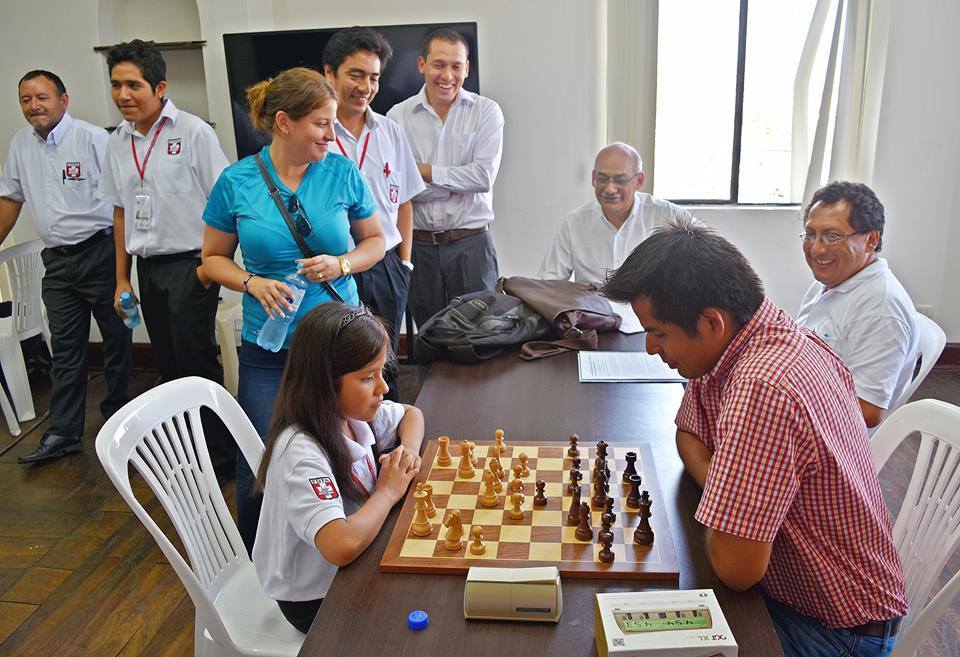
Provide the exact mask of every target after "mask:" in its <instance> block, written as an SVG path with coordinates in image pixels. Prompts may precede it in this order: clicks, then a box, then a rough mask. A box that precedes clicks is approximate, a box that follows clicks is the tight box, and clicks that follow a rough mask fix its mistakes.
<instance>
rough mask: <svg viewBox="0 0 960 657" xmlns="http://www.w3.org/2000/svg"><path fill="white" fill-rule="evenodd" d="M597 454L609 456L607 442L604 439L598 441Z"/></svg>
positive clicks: (604, 456)
mask: <svg viewBox="0 0 960 657" xmlns="http://www.w3.org/2000/svg"><path fill="white" fill-rule="evenodd" d="M597 456H599V457H603V458H607V443H605V442H603V441H602V440H601V441H600V442H598V443H597Z"/></svg>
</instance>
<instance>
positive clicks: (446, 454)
mask: <svg viewBox="0 0 960 657" xmlns="http://www.w3.org/2000/svg"><path fill="white" fill-rule="evenodd" d="M437 443H439V445H440V448H439V449H438V450H437V465H439V466H440V467H441V468H448V467H450V466H451V465H453V459H452V458H450V439H449V438H447V437H446V436H440V437H439V438H437Z"/></svg>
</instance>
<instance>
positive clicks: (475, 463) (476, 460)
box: [467, 440, 480, 468]
mask: <svg viewBox="0 0 960 657" xmlns="http://www.w3.org/2000/svg"><path fill="white" fill-rule="evenodd" d="M467 444H468V445H469V446H470V462H471V463H473V467H475V468H476V467H479V465H480V459H479V458H478V457H476V456H474V455H473V451H474V450H475V449H476V448H477V443H475V442H473V441H472V440H468V441H467Z"/></svg>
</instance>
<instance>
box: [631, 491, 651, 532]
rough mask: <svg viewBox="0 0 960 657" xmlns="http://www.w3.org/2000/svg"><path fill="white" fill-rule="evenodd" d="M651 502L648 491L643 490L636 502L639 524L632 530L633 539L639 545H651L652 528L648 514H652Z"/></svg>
mask: <svg viewBox="0 0 960 657" xmlns="http://www.w3.org/2000/svg"><path fill="white" fill-rule="evenodd" d="M652 504H653V503H652V502H651V501H650V493H649V492H648V491H643V494H641V495H640V499H639V500H638V502H637V508H639V509H640V511H639V515H640V524H638V525H637V529H636V531H635V532H633V540H634V541H636V542H637V543H639V544H640V545H653V528H652V527H651V526H650V516H651V515H653V514H652V513H650V506H651V505H652Z"/></svg>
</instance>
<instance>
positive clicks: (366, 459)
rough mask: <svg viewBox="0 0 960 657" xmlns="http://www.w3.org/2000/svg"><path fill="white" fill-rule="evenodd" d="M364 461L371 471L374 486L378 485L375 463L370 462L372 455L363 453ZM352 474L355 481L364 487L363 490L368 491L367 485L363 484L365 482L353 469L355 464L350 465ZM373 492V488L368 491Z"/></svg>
mask: <svg viewBox="0 0 960 657" xmlns="http://www.w3.org/2000/svg"><path fill="white" fill-rule="evenodd" d="M374 440H376V438H374ZM363 462H364V463H366V464H367V470H369V471H370V479H371V480H372V481H373V485H374V487H376V485H377V472H376V470H374V469H373V464H372V463H370V456H369V455H368V454H364V455H363ZM350 476H351V477H353V480H354V481H355V482H357V484H359V485H360V488H362V489H363V490H365V491H367V487H366V486H364V485H363V482H362V481H360V477H358V476H357V475H356V473H355V472H354V471H353V466H351V467H350ZM372 492H373V491H372V490H370V491H367V493H368V494H369V493H372Z"/></svg>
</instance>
